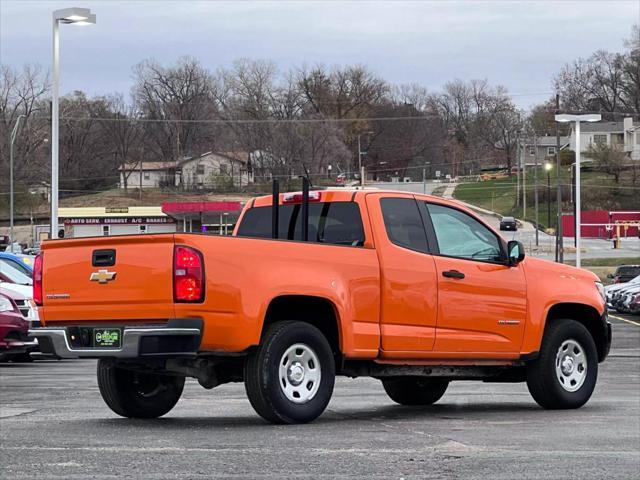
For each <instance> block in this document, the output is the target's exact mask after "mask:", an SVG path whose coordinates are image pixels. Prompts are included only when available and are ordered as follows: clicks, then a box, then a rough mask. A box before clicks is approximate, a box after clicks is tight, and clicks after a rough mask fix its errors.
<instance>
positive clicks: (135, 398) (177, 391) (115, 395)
mask: <svg viewBox="0 0 640 480" xmlns="http://www.w3.org/2000/svg"><path fill="white" fill-rule="evenodd" d="M98 387H99V389H100V394H101V395H102V399H103V400H104V401H105V403H106V404H107V405H108V406H109V408H110V409H111V410H113V411H114V412H115V413H117V414H118V415H120V416H122V417H129V418H157V417H161V416H162V415H164V414H166V413H168V412H169V411H170V410H171V409H172V408H173V407H174V406H175V405H176V403H178V400H180V396H181V395H182V390H183V388H184V377H174V376H170V375H159V374H156V373H142V372H136V371H133V370H126V369H124V368H121V367H118V366H117V364H116V363H115V362H114V361H112V360H108V359H100V360H98Z"/></svg>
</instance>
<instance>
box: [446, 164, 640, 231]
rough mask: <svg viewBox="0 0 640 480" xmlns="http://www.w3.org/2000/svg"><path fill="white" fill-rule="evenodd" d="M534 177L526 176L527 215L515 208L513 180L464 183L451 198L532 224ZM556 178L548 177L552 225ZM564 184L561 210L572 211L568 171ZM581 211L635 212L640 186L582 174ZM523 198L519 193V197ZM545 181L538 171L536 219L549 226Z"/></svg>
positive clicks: (565, 173) (562, 177)
mask: <svg viewBox="0 0 640 480" xmlns="http://www.w3.org/2000/svg"><path fill="white" fill-rule="evenodd" d="M532 177H533V175H532V174H531V173H529V172H528V173H527V212H526V215H525V214H524V212H523V209H522V198H521V199H520V200H521V202H520V203H521V204H520V207H516V177H509V178H503V179H499V180H489V181H486V182H478V183H463V184H460V185H458V187H457V188H456V190H455V192H454V197H455V198H457V199H458V200H462V201H464V202H467V203H470V204H472V205H477V206H479V207H482V208H486V209H489V210H492V211H494V212H497V213H499V214H501V215H513V216H515V217H518V218H525V219H526V220H529V221H531V222H533V221H534V219H535V211H534V186H533V184H532V182H533V178H532ZM555 182H556V179H555V177H554V175H553V173H552V176H551V225H552V226H553V224H554V223H555V212H556V201H555V200H556V183H555ZM561 182H562V184H563V197H564V202H563V210H564V211H565V212H571V211H572V210H573V205H572V204H571V202H570V201H569V199H570V191H571V187H570V182H571V180H570V178H569V174H568V173H567V172H563V174H562V176H561ZM581 183H582V196H581V200H582V209H583V210H637V209H638V208H639V207H640V200H638V199H639V198H640V185H638V184H636V185H634V184H632V182H631V180H630V179H628V178H624V179H623V180H621V182H620V184H616V183H615V182H614V181H613V178H612V177H611V176H609V175H604V174H602V173H599V172H593V171H591V172H589V171H585V172H582V182H581ZM520 195H522V193H521V194H520ZM547 205H548V203H547V178H546V174H544V173H543V172H540V175H539V178H538V218H539V223H540V225H541V227H543V228H546V227H548V226H549V225H550V222H549V219H548V218H547Z"/></svg>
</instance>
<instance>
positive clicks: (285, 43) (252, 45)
mask: <svg viewBox="0 0 640 480" xmlns="http://www.w3.org/2000/svg"><path fill="white" fill-rule="evenodd" d="M69 6H78V7H90V8H91V9H92V11H93V12H94V13H95V14H96V15H97V25H95V26H91V27H77V26H70V25H67V26H64V25H63V26H62V28H61V71H62V79H61V89H62V92H63V93H66V92H69V91H72V90H76V89H78V90H83V91H85V92H88V93H89V94H92V95H93V94H105V93H111V92H114V91H120V92H125V93H128V92H129V89H130V87H131V83H132V77H131V67H132V66H133V65H135V64H136V63H138V62H140V61H141V60H143V59H146V58H155V59H156V60H158V61H160V62H161V63H164V64H170V63H172V62H173V61H175V60H176V59H177V58H178V57H180V56H182V55H191V56H194V57H196V58H198V59H199V60H200V61H201V62H202V63H203V64H204V65H205V66H206V67H208V68H209V69H211V70H215V69H216V68H218V67H220V66H230V65H231V64H232V62H233V60H235V59H237V58H240V57H247V58H253V59H269V60H273V61H275V62H276V63H277V64H278V66H279V67H280V68H281V70H288V69H289V68H291V67H294V66H300V65H302V64H306V65H314V64H317V63H322V64H325V65H344V64H354V63H360V64H365V65H368V66H369V67H370V68H371V69H372V70H373V71H375V72H376V73H378V74H379V75H381V76H382V77H383V78H385V79H386V80H388V81H390V82H393V83H413V82H416V83H420V84H423V85H425V86H427V87H428V88H429V89H430V90H431V91H436V90H438V89H439V88H440V87H441V86H442V85H443V84H444V83H445V82H447V81H449V80H452V79H455V78H460V79H464V80H468V79H472V78H487V79H488V80H489V81H490V82H491V83H492V84H497V83H500V84H503V85H505V86H506V87H507V88H508V89H509V91H510V93H512V94H513V95H514V99H515V100H516V102H517V103H518V104H519V105H520V106H522V107H528V106H530V105H532V104H534V103H536V102H540V101H542V100H545V99H546V98H549V97H550V96H551V95H552V77H553V75H554V74H556V73H557V72H558V71H559V69H560V68H561V67H562V65H563V64H564V63H566V62H570V61H572V60H574V59H576V58H578V57H580V56H583V57H584V56H588V55H589V54H591V53H592V52H593V51H595V50H597V49H606V50H611V51H620V50H622V42H623V39H624V38H626V37H628V36H629V34H630V31H631V25H632V24H633V23H638V22H640V0H630V1H589V0H583V1H517V0H502V1H493V2H485V1H463V2H458V1H409V2H404V1H391V0H388V1H373V2H372V1H233V2H229V1H188V0H184V1H157V0H156V1H154V0H146V1H124V0H110V1H104V0H103V1H86V0H84V1H82V0H78V1H71V0H70V1H42V0H38V1H35V0H31V1H30V0H0V62H1V63H3V64H9V65H12V66H16V67H19V66H21V65H23V64H25V63H39V64H42V65H43V66H44V67H46V68H49V67H50V64H51V12H52V11H53V10H55V9H58V8H66V7H69Z"/></svg>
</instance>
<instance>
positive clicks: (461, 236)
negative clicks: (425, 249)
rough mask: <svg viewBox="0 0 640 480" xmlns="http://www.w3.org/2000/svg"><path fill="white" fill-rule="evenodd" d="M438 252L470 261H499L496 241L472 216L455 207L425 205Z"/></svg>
mask: <svg viewBox="0 0 640 480" xmlns="http://www.w3.org/2000/svg"><path fill="white" fill-rule="evenodd" d="M427 209H428V210H429V214H430V217H431V222H432V223H433V229H434V230H435V234H436V239H437V240H438V247H439V250H440V254H441V255H447V256H450V257H460V258H468V259H471V260H480V261H489V262H497V261H500V260H502V252H501V249H500V240H498V237H497V236H496V235H495V234H494V233H493V232H492V231H491V230H489V229H488V228H487V227H485V226H484V225H483V224H481V223H480V222H478V221H477V220H476V219H475V218H473V217H471V216H469V215H467V214H466V213H463V212H461V211H460V210H456V209H455V208H449V207H443V206H442V205H435V204H427Z"/></svg>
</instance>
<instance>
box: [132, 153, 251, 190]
mask: <svg viewBox="0 0 640 480" xmlns="http://www.w3.org/2000/svg"><path fill="white" fill-rule="evenodd" d="M252 155H253V154H249V153H247V152H207V153H203V154H202V155H200V156H197V157H189V158H183V159H182V160H179V161H168V162H142V163H141V164H140V163H138V164H129V165H126V166H124V167H120V169H119V170H120V188H124V185H125V177H127V178H126V181H127V186H128V187H131V188H136V187H140V186H142V188H162V187H172V188H174V187H179V188H184V189H202V188H224V187H230V186H233V187H243V186H245V185H247V184H249V183H251V182H253V173H252V168H251V158H252Z"/></svg>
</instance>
